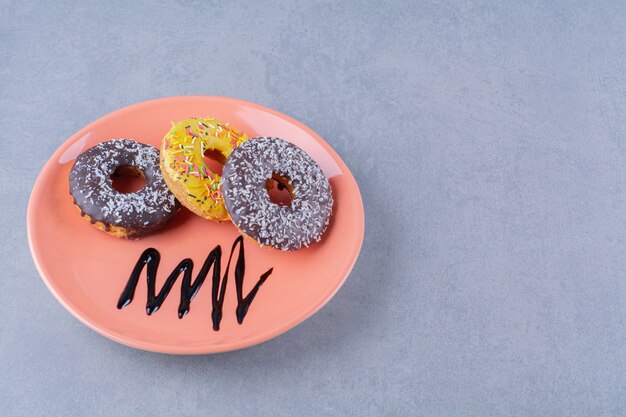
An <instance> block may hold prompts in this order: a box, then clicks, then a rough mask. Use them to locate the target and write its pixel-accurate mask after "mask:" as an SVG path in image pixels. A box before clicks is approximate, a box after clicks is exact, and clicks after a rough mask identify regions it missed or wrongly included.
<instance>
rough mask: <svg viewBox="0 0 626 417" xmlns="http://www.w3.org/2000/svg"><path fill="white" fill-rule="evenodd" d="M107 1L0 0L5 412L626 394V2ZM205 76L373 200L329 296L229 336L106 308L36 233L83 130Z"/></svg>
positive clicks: (269, 408) (385, 407)
mask: <svg viewBox="0 0 626 417" xmlns="http://www.w3.org/2000/svg"><path fill="white" fill-rule="evenodd" d="M62 3H63V4H62ZM86 3H88V2H82V1H76V2H75V3H65V2H41V3H38V4H37V3H27V2H23V1H9V2H7V1H6V0H0V21H1V22H2V23H1V24H0V128H1V131H2V140H4V141H5V142H6V144H7V145H8V147H5V151H4V152H2V153H1V154H0V170H1V175H0V185H1V188H0V193H1V194H0V197H1V202H2V204H1V205H0V210H1V215H0V222H1V223H0V230H1V233H2V238H3V240H4V241H5V242H4V243H3V244H2V245H1V246H0V255H1V262H2V271H3V274H2V277H1V278H0V415H2V416H5V415H6V416H53V415H54V416H85V415H91V416H100V415H103V416H104V415H106V416H117V415H120V416H121V415H135V416H140V415H148V414H149V415H151V416H160V415H163V416H173V415H175V416H187V415H189V416H192V415H227V416H230V417H233V416H243V415H254V416H279V415H285V416H288V415H299V416H307V415H359V416H370V415H371V416H379V415H389V416H400V415H423V416H478V415H480V416H558V415H570V416H571V415H577V416H578V415H580V416H583V415H587V416H624V415H626V241H625V237H626V228H625V221H624V220H625V219H626V199H625V195H626V176H625V174H626V172H625V167H626V160H625V156H626V155H625V142H624V139H625V137H624V136H625V132H626V128H625V127H626V126H625V110H626V54H625V51H626V25H625V24H624V23H625V21H626V4H624V3H623V2H619V1H615V2H600V1H591V2H589V3H581V2H560V1H559V2H557V1H550V2H544V1H531V2H526V3H524V4H518V3H521V2H517V1H514V2H508V3H505V2H501V1H493V2H460V1H450V2H443V1H442V2H439V1H428V2H423V3H418V2H390V4H388V5H386V6H385V7H379V6H378V5H377V3H378V2H363V3H361V4H359V3H357V2H343V3H342V4H331V3H327V2H313V1H302V2H298V3H296V2H281V3H279V2H267V3H264V2H260V3H259V4H258V5H254V6H252V5H250V4H247V3H248V2H241V3H238V4H228V5H225V4H221V3H222V2H216V3H215V4H213V5H209V4H208V3H205V2H202V1H197V2H193V1H177V2H164V1H152V2H141V1H137V2H134V1H111V2H91V4H90V5H86ZM98 3H101V4H98ZM104 3H108V4H107V5H104ZM380 3H382V2H380ZM185 94H210V95H225V96H234V97H239V98H243V99H247V100H251V101H255V102H258V103H261V104H265V105H268V106H270V107H274V108H276V109H278V110H280V111H283V112H285V113H287V114H289V115H291V116H293V117H295V118H297V119H299V120H301V121H303V122H304V123H306V124H308V125H309V126H311V127H312V128H313V129H315V130H316V131H317V132H318V133H319V134H320V135H321V136H322V137H324V138H325V139H326V140H327V141H328V142H329V143H330V144H331V145H332V146H333V147H334V148H335V149H336V150H337V151H338V152H339V154H340V155H341V156H342V157H343V158H344V160H345V161H346V163H347V164H348V166H349V167H350V168H351V169H352V172H353V173H354V175H355V177H356V179H357V181H358V182H359V184H360V187H361V192H362V195H363V201H364V204H365V210H366V218H367V220H366V221H367V223H366V237H365V242H364V245H363V250H362V252H361V257H360V259H359V261H358V262H357V264H356V267H355V269H354V271H353V273H352V275H351V277H350V279H348V281H347V282H346V284H345V286H344V287H343V288H342V290H341V291H340V292H339V293H338V294H337V296H336V297H335V298H334V299H333V300H332V301H331V302H330V303H329V304H328V305H327V306H326V307H325V308H324V309H322V310H321V311H320V312H319V313H318V314H317V315H315V316H314V317H312V318H311V319H310V320H308V321H306V322H305V323H303V324H302V325H300V326H299V327H297V328H296V329H294V330H292V331H290V332H288V333H287V334H285V335H282V336H280V337H278V338H276V339H274V340H272V341H270V342H268V343H265V344H262V345H260V346H256V347H253V348H250V349H246V350H243V351H239V352H232V353H226V354H219V355H214V356H199V357H173V356H166V355H159V354H153V353H146V352H141V351H138V350H134V349H131V348H127V347H125V346H121V345H118V344H116V343H114V342H111V341H109V340H108V339H105V338H103V337H101V336H99V335H97V334H96V333H94V332H92V331H91V330H89V329H87V328H86V327H84V326H83V325H81V324H80V323H79V322H78V321H77V320H75V319H74V318H72V317H71V316H70V315H69V314H68V313H67V312H65V310H64V309H63V308H62V307H61V306H60V305H59V304H58V303H57V302H56V301H55V299H54V298H53V296H52V295H51V294H50V293H49V292H48V291H47V289H46V288H45V286H44V284H43V283H42V281H41V280H40V279H39V277H38V274H37V271H36V270H35V267H34V265H33V263H32V261H31V257H30V254H29V251H28V245H27V239H26V225H25V217H26V208H27V201H28V195H29V191H30V189H31V187H32V185H33V183H34V181H35V179H36V177H37V174H38V172H39V170H40V168H41V167H42V166H43V164H44V163H45V161H46V160H47V158H48V157H49V156H50V155H51V154H52V153H53V151H54V150H55V149H56V148H57V147H58V146H59V145H60V144H61V143H62V142H63V141H64V140H65V139H66V138H68V137H69V136H70V135H71V134H73V133H74V132H75V131H77V130H78V129H79V128H81V127H83V126H84V125H86V124H87V123H89V122H91V121H93V120H94V119H96V118H98V117H100V116H102V115H104V114H106V113H109V112H111V111H113V110H115V109H118V108H119V107H122V106H126V105H128V104H132V103H136V102H139V101H143V100H147V99H151V98H156V97H163V96H170V95H185Z"/></svg>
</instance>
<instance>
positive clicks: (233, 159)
mask: <svg viewBox="0 0 626 417" xmlns="http://www.w3.org/2000/svg"><path fill="white" fill-rule="evenodd" d="M271 178H274V179H276V180H278V182H279V184H282V186H284V187H286V188H287V189H288V190H289V192H290V193H291V197H292V200H291V205H290V206H282V205H278V204H275V203H273V202H272V201H271V200H270V197H269V195H268V193H267V189H268V185H267V184H268V180H269V179H271ZM279 187H280V185H279ZM222 193H223V196H224V203H225V205H226V210H227V211H228V214H229V216H230V218H231V220H232V221H233V223H234V224H235V225H236V226H237V227H238V228H239V229H240V230H241V231H242V232H243V233H244V234H246V235H247V236H249V237H251V238H253V239H254V240H256V241H257V242H259V243H260V244H261V246H271V247H273V248H276V249H281V250H297V249H300V248H303V247H308V246H309V245H310V244H312V243H313V242H317V241H319V240H320V239H321V237H322V234H323V233H324V230H325V229H326V226H328V222H329V219H330V215H331V212H332V206H333V198H332V195H331V190H330V185H329V184H328V180H327V179H326V177H325V176H324V173H323V172H322V170H321V168H320V167H319V166H318V165H317V163H315V161H314V160H313V159H312V158H311V157H310V156H309V155H308V154H307V153H306V152H304V151H303V150H302V149H300V148H298V147H297V146H295V145H293V144H291V143H289V142H287V141H285V140H283V139H280V138H272V137H260V138H254V139H250V140H248V141H246V142H243V143H242V144H241V145H239V147H237V148H236V149H234V150H233V151H232V153H231V154H230V156H229V157H228V160H227V161H226V164H225V165H224V169H223V171H222Z"/></svg>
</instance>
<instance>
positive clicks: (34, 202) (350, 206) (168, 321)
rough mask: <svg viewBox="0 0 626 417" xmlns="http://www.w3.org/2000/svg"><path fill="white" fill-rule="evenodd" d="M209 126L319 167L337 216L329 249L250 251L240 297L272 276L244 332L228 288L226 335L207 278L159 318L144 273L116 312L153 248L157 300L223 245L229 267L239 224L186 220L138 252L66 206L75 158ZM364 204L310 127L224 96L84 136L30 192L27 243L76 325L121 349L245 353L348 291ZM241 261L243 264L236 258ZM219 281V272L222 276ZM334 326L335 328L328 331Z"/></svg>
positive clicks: (196, 99)
mask: <svg viewBox="0 0 626 417" xmlns="http://www.w3.org/2000/svg"><path fill="white" fill-rule="evenodd" d="M191 116H213V117H215V118H217V119H218V120H222V121H228V122H230V123H231V124H232V125H233V126H235V127H236V128H238V129H240V130H241V131H243V132H245V133H247V134H248V135H249V136H250V137H254V136H279V137H282V138H285V139H287V140H289V141H291V142H293V143H294V144H296V145H297V146H299V147H301V148H302V149H304V150H305V151H306V152H308V153H309V155H311V157H313V159H315V160H316V161H317V163H318V164H319V165H320V166H321V167H322V169H323V171H324V172H325V174H326V176H327V177H328V178H329V180H330V184H331V186H332V190H333V197H334V200H335V205H334V207H333V215H332V217H331V222H330V226H329V228H328V230H327V231H326V234H325V235H324V237H323V239H322V241H321V242H319V243H317V244H315V245H313V246H311V247H310V248H307V249H303V250H300V251H296V252H281V251H277V250H271V249H267V248H261V247H259V246H257V245H256V244H255V243H254V242H252V241H251V240H248V239H246V240H244V242H245V251H246V257H245V260H246V275H245V284H244V295H245V294H247V293H248V291H249V290H250V288H252V286H253V285H254V283H255V282H256V281H257V279H258V278H259V276H260V275H261V274H262V273H263V272H265V271H266V270H267V269H269V268H270V267H273V268H274V273H273V274H272V275H271V276H270V277H269V278H268V280H267V281H266V282H265V284H264V285H263V286H262V287H261V289H260V290H259V292H258V294H257V296H256V298H255V300H254V302H253V303H252V305H251V307H250V310H249V312H248V314H247V316H246V317H245V320H244V322H243V324H241V325H239V324H237V320H236V316H235V309H236V306H237V301H236V294H235V282H234V277H233V276H232V268H231V273H230V274H231V276H230V277H229V278H228V286H227V289H226V295H225V301H224V306H223V312H224V316H223V319H222V322H221V329H220V330H219V331H217V332H216V331H213V329H212V326H211V309H212V304H211V278H210V275H209V277H208V278H207V280H206V281H205V283H204V285H203V286H202V288H201V289H200V291H199V293H198V295H197V297H196V298H195V299H194V301H193V302H192V303H191V310H190V312H189V314H188V315H187V316H186V317H185V318H183V319H182V320H181V319H179V318H178V315H177V311H178V302H179V299H180V281H181V278H179V279H178V281H177V282H176V284H175V285H174V287H173V289H172V291H171V293H170V295H169V297H168V298H167V300H166V301H165V302H164V303H163V306H162V307H161V309H160V310H159V311H158V312H156V313H154V314H153V315H152V316H148V315H147V314H146V311H145V303H146V291H147V290H146V280H145V271H144V273H143V274H142V277H141V279H140V281H139V284H138V286H137V291H136V294H135V299H134V301H133V302H132V304H130V305H129V306H127V307H126V308H125V309H123V310H118V309H117V307H116V304H117V300H118V298H119V296H120V293H121V292H122V289H123V288H124V286H125V284H126V282H127V280H128V278H129V276H130V273H131V270H132V268H133V266H134V264H135V262H136V261H137V259H138V258H139V255H140V254H141V253H142V252H143V250H144V249H146V248H148V247H153V248H156V249H157V250H158V251H159V252H160V253H161V264H160V267H159V271H158V274H157V291H158V290H159V289H160V288H161V285H162V284H163V282H164V280H165V278H166V277H167V275H169V273H170V272H171V271H172V270H173V269H174V267H175V266H176V265H177V264H178V262H180V261H181V260H182V259H184V258H187V257H189V258H191V259H192V260H193V261H194V264H195V268H194V275H193V276H194V277H195V273H196V272H197V271H198V270H199V267H200V265H202V263H203V262H204V259H205V258H206V256H207V255H208V253H209V252H210V251H211V250H212V249H213V248H214V247H215V246H216V245H221V246H222V250H223V255H222V265H223V266H222V268H224V266H225V263H226V262H227V256H228V255H229V253H230V248H231V245H232V244H233V242H234V240H235V239H236V238H237V236H239V233H238V231H237V230H236V228H235V227H234V226H233V225H232V224H231V223H222V224H220V223H214V222H211V221H207V220H204V219H202V218H200V217H198V216H196V215H194V214H191V213H190V212H188V211H187V210H184V209H183V210H181V212H179V213H178V214H177V215H176V217H175V218H174V219H173V220H172V221H171V223H170V224H169V225H168V226H166V227H165V228H164V229H163V230H161V231H160V232H158V233H157V234H155V235H152V236H148V237H145V238H143V239H140V240H136V241H126V240H123V239H117V238H114V237H110V236H108V235H107V234H105V233H103V232H101V231H99V230H96V229H95V228H93V227H91V226H90V225H89V224H88V223H87V222H85V221H84V220H83V219H81V217H80V216H79V213H78V210H77V209H76V207H75V206H74V205H73V203H72V199H71V197H70V195H69V184H68V176H69V171H70V169H71V167H72V163H73V161H74V159H75V158H76V157H77V156H78V155H79V154H80V153H81V152H83V151H85V150H86V149H88V148H90V147H92V146H94V145H96V144H97V143H99V142H104V141H108V140H110V139H112V138H132V139H135V140H137V141H139V142H144V143H149V144H152V145H154V146H156V147H159V145H160V142H161V138H162V137H163V135H164V134H165V133H166V132H167V131H168V129H169V128H170V126H171V124H170V121H173V120H180V119H185V118H188V117H191ZM363 230H364V217H363V202H362V201H361V195H360V193H359V189H358V186H357V184H356V182H355V180H354V177H353V176H352V174H351V173H350V171H349V170H348V167H347V166H346V164H345V163H344V162H343V161H342V160H341V158H339V156H338V155H337V154H336V153H335V151H334V150H333V149H332V148H331V147H330V146H329V145H328V144H327V143H326V142H325V141H324V140H323V139H322V138H320V137H319V136H318V135H317V134H316V133H315V132H313V131H312V130H311V129H309V128H308V127H306V126H304V125H303V124H302V123H299V122H298V121H296V120H294V119H292V118H290V117H288V116H286V115H284V114H282V113H279V112H277V111H275V110H272V109H269V108H267V107H264V106H261V105H258V104H254V103H250V102H247V101H242V100H237V99H232V98H225V97H204V96H192V97H171V98H164V99H158V100H151V101H147V102H144V103H140V104H135V105H133V106H129V107H126V108H123V109H121V110H118V111H115V112H113V113H111V114H109V115H107V116H104V117H102V118H101V119H99V120H96V121H95V122H93V123H91V124H90V125H88V126H87V127H85V128H83V129H81V130H80V131H79V132H77V133H76V134H75V135H73V136H72V137H71V138H69V139H68V140H67V141H66V142H65V143H64V144H63V145H62V146H61V147H60V148H59V149H57V151H56V152H55V153H54V155H52V157H51V158H50V160H49V161H48V162H47V163H46V165H45V167H44V168H43V170H42V172H41V174H40V175H39V178H38V179H37V182H36V183H35V186H34V188H33V191H32V194H31V197H30V202H29V206H28V239H29V243H30V248H31V252H32V255H33V259H34V260H35V264H36V266H37V269H38V270H39V273H40V274H41V276H42V278H43V280H44V282H45V283H46V285H47V286H48V288H49V289H50V291H52V293H53V294H54V295H55V297H56V298H57V299H58V300H59V302H60V303H61V304H62V305H63V306H64V307H65V308H66V309H67V310H68V311H69V312H70V313H72V314H73V315H74V316H76V317H77V318H78V319H79V320H80V321H82V322H83V323H85V324H86V325H87V326H89V327H91V328H92V329H94V330H95V331H97V332H99V333H101V334H103V335H104V336H106V337H109V338H111V339H113V340H115V341H117V342H120V343H123V344H126V345H129V346H133V347H136V348H139V349H145V350H151V351H157V352H165V353H175V354H197V353H213V352H222V351H228V350H234V349H241V348H244V347H247V346H251V345H254V344H257V343H261V342H263V341H266V340H268V339H270V338H272V337H275V336H277V335H279V334H281V333H283V332H285V331H287V330H289V329H291V328H292V327H294V326H296V325H297V324H299V323H301V322H302V321H304V320H305V319H307V318H308V317H310V316H311V315H312V314H313V313H315V312H316V311H317V310H319V309H320V308H321V307H322V306H323V305H324V304H325V303H326V302H328V301H329V300H330V299H331V298H332V296H333V295H334V294H335V293H336V292H337V290H338V289H339V288H340V287H341V285H342V284H343V282H344V281H345V279H346V278H347V276H348V274H349V273H350V270H351V269H352V266H353V265H354V263H355V261H356V259H357V256H358V254H359V250H360V248H361V244H362V242H363ZM233 256H234V258H236V255H233ZM222 270H223V269H222ZM328 325H329V326H332V325H333V323H328Z"/></svg>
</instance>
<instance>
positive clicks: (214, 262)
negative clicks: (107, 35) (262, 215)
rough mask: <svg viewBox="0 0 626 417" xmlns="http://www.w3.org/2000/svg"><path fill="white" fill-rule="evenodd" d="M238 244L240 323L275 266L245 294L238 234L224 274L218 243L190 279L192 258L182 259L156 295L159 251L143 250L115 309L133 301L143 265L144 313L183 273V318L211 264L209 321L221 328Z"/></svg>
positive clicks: (180, 315) (149, 311)
mask: <svg viewBox="0 0 626 417" xmlns="http://www.w3.org/2000/svg"><path fill="white" fill-rule="evenodd" d="M237 245H239V253H238V256H237V263H236V265H235V287H236V290H237V309H236V312H235V313H236V316H237V322H238V323H239V324H242V323H243V320H244V318H245V317H246V314H247V313H248V309H249V308H250V305H251V304H252V301H254V298H255V297H256V295H257V293H258V291H259V288H260V287H261V285H263V283H264V282H265V280H267V278H268V277H269V276H270V274H271V273H272V271H273V270H274V268H270V269H268V270H267V271H266V272H265V273H264V274H262V275H261V276H260V278H259V280H258V281H257V283H256V284H255V285H254V287H253V288H252V289H251V290H250V292H249V293H248V295H246V296H245V297H244V296H243V284H244V276H245V272H246V262H245V253H244V248H243V238H242V237H241V236H239V237H238V238H237V239H235V242H234V243H233V246H232V248H231V250H230V256H229V257H228V263H227V264H226V270H225V271H224V276H223V277H221V259H222V248H221V246H220V245H218V246H216V247H215V248H214V249H213V250H212V251H211V252H210V253H209V255H208V256H207V258H206V259H205V261H204V263H203V264H202V268H200V271H199V272H198V275H197V276H196V279H195V280H193V282H192V281H191V274H192V273H193V261H192V260H191V259H189V258H186V259H183V260H182V261H181V262H180V263H179V264H178V265H177V266H176V268H174V270H173V271H172V272H171V273H170V275H169V276H168V277H167V279H166V280H165V283H164V284H163V287H161V290H159V293H158V294H156V276H157V272H158V269H159V262H160V260H161V255H160V254H159V251H157V250H156V249H154V248H148V249H146V250H145V251H144V252H143V253H142V254H141V256H140V257H139V260H138V261H137V263H136V264H135V267H134V268H133V271H132V273H131V274H130V278H129V279H128V282H127V283H126V287H124V290H123V291H122V294H121V295H120V298H119V300H118V302H117V308H118V309H123V308H124V307H126V306H127V305H129V304H130V303H131V302H132V301H133V297H134V296H135V289H136V288H137V283H138V282H139V276H140V275H141V271H143V269H144V267H146V268H147V270H146V280H147V284H148V297H147V303H146V313H147V314H148V315H151V314H154V313H156V312H157V311H158V310H159V308H160V307H161V305H162V304H163V302H164V301H165V299H166V298H167V296H168V294H169V293H170V290H171V289H172V287H173V286H174V283H175V282H176V279H178V277H179V276H180V274H181V273H182V274H183V281H182V283H181V287H180V303H179V305H178V318H181V319H182V318H183V317H185V316H186V315H187V314H188V313H189V310H190V309H191V301H192V300H193V299H194V297H195V296H196V295H197V294H198V291H199V290H200V287H201V286H202V284H203V283H204V281H205V279H206V277H207V275H208V273H209V270H210V269H211V267H213V274H212V277H211V282H212V290H211V302H212V305H213V310H212V312H211V320H212V322H213V330H215V331H218V330H219V329H220V322H221V321H222V315H223V314H222V306H223V305H224V295H225V293H226V284H227V282H228V272H229V269H230V262H231V261H232V258H233V253H235V249H236V247H237Z"/></svg>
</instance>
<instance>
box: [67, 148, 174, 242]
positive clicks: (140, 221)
mask: <svg viewBox="0 0 626 417" xmlns="http://www.w3.org/2000/svg"><path fill="white" fill-rule="evenodd" d="M121 167H134V168H137V169H139V170H140V171H141V172H142V173H143V175H144V177H145V180H146V186H145V187H143V188H142V189H141V190H139V191H137V192H135V193H129V194H124V193H120V192H119V191H117V190H115V188H113V181H112V180H111V176H112V175H113V174H114V173H115V172H116V171H117V170H118V168H121ZM69 182H70V194H71V195H72V197H73V198H74V203H75V204H76V205H77V206H78V207H79V208H80V209H81V215H88V216H89V217H90V222H91V223H92V224H93V223H95V222H102V223H104V224H105V228H109V227H110V226H120V227H123V228H125V229H129V231H131V232H132V234H133V235H135V236H138V235H142V234H147V233H150V232H153V231H155V230H156V229H158V228H160V227H162V226H163V225H164V224H165V223H166V222H167V221H168V220H169V219H170V218H171V217H172V216H173V215H174V214H175V213H176V211H177V210H178V207H179V203H178V201H177V200H176V199H175V198H174V195H173V194H172V193H171V192H170V191H169V189H168V188H167V186H166V184H165V181H164V180H163V176H162V175H161V170H160V168H159V151H158V150H157V149H156V148H154V147H153V146H150V145H144V144H141V143H138V142H135V141H133V140H128V139H119V140H115V139H114V140H111V141H108V142H104V143H101V144H99V145H97V146H94V147H93V148H91V149H88V150H87V151H86V152H84V153H82V154H81V155H79V156H78V158H76V161H75V162H74V166H73V167H72V170H71V171H70V179H69Z"/></svg>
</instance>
